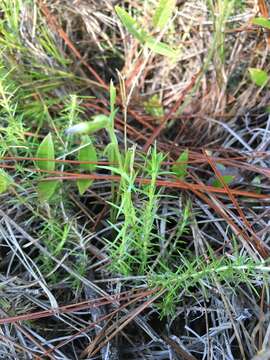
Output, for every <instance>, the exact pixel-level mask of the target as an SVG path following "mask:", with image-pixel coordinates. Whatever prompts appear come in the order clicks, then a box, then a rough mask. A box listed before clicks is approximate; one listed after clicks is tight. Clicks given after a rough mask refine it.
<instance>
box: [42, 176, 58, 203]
mask: <svg viewBox="0 0 270 360" xmlns="http://www.w3.org/2000/svg"><path fill="white" fill-rule="evenodd" d="M58 183H59V181H58V180H55V181H54V180H52V181H40V182H39V183H38V186H37V193H38V198H39V201H40V202H45V201H49V200H50V199H51V197H52V196H53V194H54V193H55V190H56V187H57V185H58Z"/></svg>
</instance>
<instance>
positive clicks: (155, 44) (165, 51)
mask: <svg viewBox="0 0 270 360" xmlns="http://www.w3.org/2000/svg"><path fill="white" fill-rule="evenodd" d="M115 11H116V13H117V15H118V17H119V19H120V20H121V22H122V24H123V25H124V26H125V27H126V28H127V30H128V32H129V33H130V34H131V35H133V36H134V37H135V38H136V39H137V40H138V41H139V42H140V43H141V44H142V45H145V46H147V47H148V48H150V49H151V50H152V51H154V52H155V53H157V54H160V55H163V56H167V57H170V58H176V57H177V55H178V53H177V51H176V50H175V49H172V48H171V47H170V46H169V45H167V44H165V43H163V42H159V41H157V40H156V39H155V38H154V37H152V36H151V35H149V33H148V32H147V31H145V30H144V29H142V28H141V26H140V25H139V24H138V23H137V21H136V20H135V19H134V18H133V17H132V16H130V15H129V13H128V12H127V11H126V10H124V9H123V8H121V7H120V6H115Z"/></svg>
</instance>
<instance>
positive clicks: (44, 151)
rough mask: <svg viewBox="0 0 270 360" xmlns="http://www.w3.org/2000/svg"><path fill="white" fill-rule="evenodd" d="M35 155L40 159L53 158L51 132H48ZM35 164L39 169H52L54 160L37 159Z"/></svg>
mask: <svg viewBox="0 0 270 360" xmlns="http://www.w3.org/2000/svg"><path fill="white" fill-rule="evenodd" d="M36 157H37V158H41V159H51V160H54V145H53V140H52V135H51V133H49V134H48V135H47V136H46V137H45V138H44V139H43V141H42V143H41V144H40V145H39V148H38V150H37V153H36ZM37 166H38V168H39V169H41V170H48V171H53V170H54V169H55V162H54V161H49V160H43V161H41V160H38V161H37Z"/></svg>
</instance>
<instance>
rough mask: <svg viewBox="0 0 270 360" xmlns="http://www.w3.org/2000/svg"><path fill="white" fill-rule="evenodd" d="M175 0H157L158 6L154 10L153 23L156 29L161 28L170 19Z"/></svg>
mask: <svg viewBox="0 0 270 360" xmlns="http://www.w3.org/2000/svg"><path fill="white" fill-rule="evenodd" d="M175 5H176V0H159V4H158V7H157V9H156V11H155V14H154V18H153V24H154V26H155V27H156V28H158V29H161V30H162V29H163V28H164V27H165V26H166V24H167V23H168V21H169V20H170V18H171V16H172V13H173V10H174V8H175Z"/></svg>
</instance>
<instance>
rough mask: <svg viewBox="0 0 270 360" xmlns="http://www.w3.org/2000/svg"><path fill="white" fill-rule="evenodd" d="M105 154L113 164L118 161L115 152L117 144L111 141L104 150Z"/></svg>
mask: <svg viewBox="0 0 270 360" xmlns="http://www.w3.org/2000/svg"><path fill="white" fill-rule="evenodd" d="M104 155H105V156H108V160H109V162H110V163H111V165H115V163H116V154H115V145H114V144H112V143H110V144H108V145H107V146H106V148H105V150H104Z"/></svg>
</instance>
